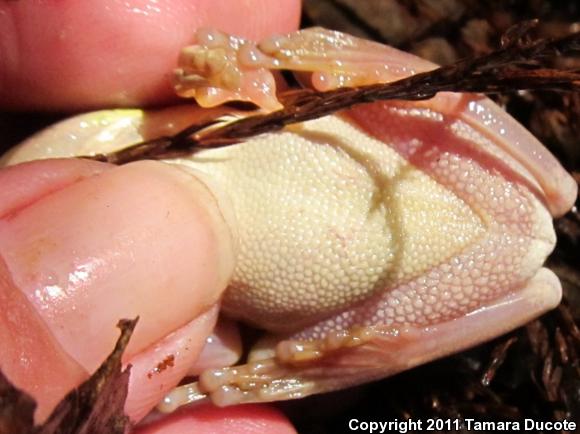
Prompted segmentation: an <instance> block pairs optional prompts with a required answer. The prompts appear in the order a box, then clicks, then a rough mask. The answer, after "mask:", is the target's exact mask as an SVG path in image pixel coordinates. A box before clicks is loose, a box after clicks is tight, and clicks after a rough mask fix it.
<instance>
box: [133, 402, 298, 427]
mask: <svg viewBox="0 0 580 434" xmlns="http://www.w3.org/2000/svg"><path fill="white" fill-rule="evenodd" d="M189 433H192V434H193V433H195V434H222V433H223V434H258V433H260V434H261V433H269V434H294V433H296V430H295V429H294V428H293V427H292V425H291V424H290V422H289V421H288V419H286V417H285V416H284V415H283V414H282V413H281V412H280V411H279V410H277V409H275V408H273V407H269V406H265V405H239V406H236V407H228V408H218V407H213V406H211V405H206V406H202V407H194V408H185V409H183V410H178V411H176V412H175V413H172V414H170V415H168V416H167V417H164V418H162V419H160V420H158V421H156V422H153V423H151V424H150V425H148V426H145V427H141V428H137V429H135V431H134V433H133V434H189Z"/></svg>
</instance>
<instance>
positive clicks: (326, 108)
mask: <svg viewBox="0 0 580 434" xmlns="http://www.w3.org/2000/svg"><path fill="white" fill-rule="evenodd" d="M533 25H534V22H525V23H522V24H520V25H519V27H516V28H514V29H511V30H509V31H508V32H506V34H505V35H504V37H503V38H502V48H499V49H498V50H496V51H494V52H492V53H490V54H487V55H484V56H481V57H477V58H468V59H463V60H460V61H458V62H456V63H455V64H452V65H448V66H444V67H440V68H436V69H434V70H431V71H428V72H423V73H419V74H416V75H413V76H410V77H407V78H404V79H401V80H398V81H394V82H391V83H386V84H384V83H383V84H372V85H368V86H361V87H357V88H340V89H336V90H332V91H327V92H317V91H314V90H311V89H302V90H294V91H292V92H290V93H288V94H286V95H281V96H280V99H281V101H282V103H283V105H284V108H283V109H281V110H278V111H275V112H272V113H268V114H258V115H253V116H248V117H245V118H243V119H240V120H237V121H234V122H229V123H225V124H224V125H223V126H218V127H217V128H216V127H215V125H214V123H209V124H203V125H192V126H190V127H188V128H187V129H185V130H184V131H182V132H180V133H178V134H177V135H175V136H172V137H160V138H158V139H154V140H151V141H147V142H143V143H138V144H136V145H133V146H131V147H128V148H126V149H123V150H121V151H117V152H114V153H111V154H106V155H98V156H95V157H89V158H92V159H97V160H100V161H107V162H111V163H116V164H123V163H127V162H130V161H135V160H139V159H161V158H171V157H177V156H185V155H189V154H191V153H193V152H195V151H196V150H198V149H200V148H212V147H220V146H226V145H230V144H233V143H237V142H239V141H241V140H243V139H246V138H248V137H252V136H256V135H259V134H264V133H269V132H275V131H279V130H281V129H282V128H284V127H285V126H287V125H291V124H295V123H299V122H305V121H308V120H312V119H316V118H320V117H323V116H327V115H329V114H332V113H334V112H336V111H339V110H343V109H346V108H350V107H352V106H355V105H358V104H363V103H369V102H375V101H385V100H410V101H418V100H425V99H429V98H432V97H434V96H435V95H436V94H437V93H439V92H481V93H487V94H496V93H506V92H513V91H514V90H551V91H580V71H567V70H559V69H555V68H551V67H549V66H545V65H546V63H547V61H549V60H550V59H553V58H554V57H555V56H558V55H564V54H577V53H580V32H576V33H573V34H570V35H568V36H565V37H562V38H558V39H552V40H547V39H540V40H535V41H529V40H526V35H527V32H528V31H529V30H530V28H531V27H533ZM210 125H212V128H211V129H207V128H206V127H208V126H210Z"/></svg>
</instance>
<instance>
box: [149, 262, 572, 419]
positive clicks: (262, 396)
mask: <svg viewBox="0 0 580 434" xmlns="http://www.w3.org/2000/svg"><path fill="white" fill-rule="evenodd" d="M560 297H561V286H560V282H559V280H558V278H557V277H556V276H555V274H554V273H552V272H551V271H550V270H548V269H546V268H542V269H540V270H539V271H538V272H537V274H536V275H535V276H534V277H533V278H532V279H530V280H529V281H528V283H527V285H526V286H525V287H524V288H523V289H521V290H519V291H516V292H514V293H512V294H509V295H507V296H504V297H502V298H499V299H497V300H495V301H494V302H492V303H490V304H489V305H487V306H485V307H482V308H480V309H478V310H476V311H474V312H472V313H470V314H468V315H465V316H463V317H460V318H457V319H454V320H451V321H447V322H444V323H441V324H435V325H432V326H428V327H415V326H408V327H400V328H393V327H384V326H380V325H377V326H372V327H371V326H369V327H357V328H353V329H351V330H349V331H343V332H334V333H331V332H329V333H327V334H326V335H325V337H324V338H321V339H315V340H310V341H307V340H296V339H283V340H279V341H278V343H277V344H276V345H275V346H273V347H270V349H267V346H268V344H267V343H265V344H264V343H263V345H262V347H263V349H260V350H258V351H257V352H256V353H255V354H254V356H253V358H254V360H252V361H250V362H249V363H247V364H245V365H242V366H234V367H229V368H222V369H216V370H208V371H206V372H204V373H203V374H202V375H201V376H200V378H199V381H198V382H197V383H193V384H190V385H184V386H180V387H178V388H176V389H174V390H173V391H172V392H171V393H170V394H169V395H167V397H166V398H165V400H164V401H163V403H162V404H161V405H160V406H159V407H158V408H159V410H161V411H163V412H169V411H173V410H174V409H176V408H177V407H179V406H181V405H185V404H188V403H191V402H194V401H197V400H199V399H204V400H205V399H207V398H209V399H210V400H211V401H212V402H213V403H214V404H215V405H217V406H228V405H235V404H242V403H250V402H271V401H280V400H287V399H295V398H302V397H305V396H308V395H311V394H314V393H321V392H328V391H332V390H336V389H340V388H345V387H349V386H354V385H357V384H361V383H363V382H368V381H373V380H376V379H379V378H383V377H387V376H389V375H393V374H395V373H398V372H401V371H404V370H407V369H410V368H412V367H415V366H417V365H420V364H423V363H426V362H428V361H431V360H434V359H436V358H439V357H442V356H445V355H448V354H452V353H455V352H458V351H461V350H463V349H465V348H467V347H470V346H473V345H476V344H478V343H480V342H483V341H486V340H489V339H491V338H493V337H495V336H498V335H501V334H502V333H505V332H507V331H509V330H512V329H513V328H515V327H517V326H518V325H520V324H523V323H526V322H527V321H529V320H531V319H532V318H535V317H537V316H538V315H540V314H542V313H543V312H546V311H547V310H550V309H552V308H553V307H554V306H556V305H557V304H558V302H559V300H560ZM264 347H265V348H266V349H264ZM256 357H265V358H264V359H256Z"/></svg>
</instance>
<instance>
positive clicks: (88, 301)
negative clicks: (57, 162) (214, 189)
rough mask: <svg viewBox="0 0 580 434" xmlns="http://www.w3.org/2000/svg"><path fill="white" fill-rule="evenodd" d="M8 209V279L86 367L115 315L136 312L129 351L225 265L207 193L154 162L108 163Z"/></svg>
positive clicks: (197, 309)
mask: <svg viewBox="0 0 580 434" xmlns="http://www.w3.org/2000/svg"><path fill="white" fill-rule="evenodd" d="M9 217H10V218H4V219H2V220H1V221H0V248H1V251H2V255H3V257H4V260H5V261H6V264H7V266H8V267H9V269H10V271H11V273H12V278H13V279H14V281H15V283H16V284H17V285H18V286H19V288H20V289H21V291H22V292H23V293H24V294H25V295H26V296H27V298H28V299H29V301H30V302H31V303H32V304H33V305H34V306H36V308H37V310H38V312H39V313H40V314H41V315H42V317H43V319H44V320H45V322H46V323H47V324H48V325H49V327H51V329H52V332H53V334H55V335H56V336H57V337H58V339H59V342H60V343H61V345H63V347H64V348H65V349H66V350H67V351H68V352H69V353H70V354H71V355H73V356H74V357H75V359H76V360H77V361H78V362H79V363H81V365H83V366H84V367H85V368H86V369H87V370H88V371H90V372H92V371H93V370H94V369H96V368H97V366H98V365H99V363H100V362H101V361H102V357H103V354H106V353H107V351H108V350H109V349H110V348H111V347H112V345H113V344H114V342H115V340H116V338H117V335H118V331H117V330H116V327H115V324H116V323H117V321H118V320H119V319H121V318H134V317H136V316H140V322H139V324H138V326H137V328H136V330H135V333H134V335H133V337H132V339H131V342H130V343H129V347H128V348H127V351H126V355H127V356H131V355H133V354H136V353H137V352H140V351H142V350H143V349H144V348H146V347H147V346H148V345H150V344H151V343H152V342H155V341H156V340H158V339H161V338H163V337H164V336H165V335H166V334H168V333H170V332H172V331H173V330H175V329H176V328H177V327H180V326H182V325H184V324H185V323H187V322H188V321H190V320H191V319H193V318H195V317H196V316H197V315H199V314H201V313H202V312H203V311H205V310H206V309H207V308H209V307H210V306H211V305H212V304H214V303H216V302H217V301H218V299H219V296H220V294H221V291H222V290H223V289H225V286H226V284H227V281H228V279H229V276H230V275H231V271H232V269H233V262H234V261H233V257H234V254H233V252H232V250H231V248H230V247H228V246H230V238H229V237H230V234H229V229H228V225H227V223H225V221H224V220H223V216H222V215H221V214H220V211H219V209H218V207H217V203H216V201H215V198H214V197H213V196H212V195H211V193H210V192H209V190H208V189H207V187H206V186H205V185H204V184H203V183H201V182H199V181H196V180H195V178H194V177H192V176H191V175H189V174H188V173H186V172H184V171H181V170H180V169H178V168H176V167H173V166H170V165H167V164H164V163H160V162H152V161H149V162H148V161H142V162H136V163H131V164H128V165H125V166H120V167H115V168H114V169H111V170H108V171H106V172H104V173H102V174H100V175H99V176H94V177H91V178H88V179H84V180H82V181H80V182H78V183H76V184H73V185H70V186H68V187H67V188H64V189H61V190H59V191H57V192H55V193H52V194H49V195H47V196H45V197H42V198H41V199H39V200H37V201H36V202H34V203H33V204H31V205H29V206H27V207H25V208H22V209H20V210H18V212H17V213H15V214H14V215H12V216H9ZM79 324H85V325H86V328H85V330H84V331H83V333H82V334H80V333H79V332H78V325H79ZM87 342H90V343H91V344H90V345H87Z"/></svg>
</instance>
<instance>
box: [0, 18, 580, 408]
mask: <svg viewBox="0 0 580 434" xmlns="http://www.w3.org/2000/svg"><path fill="white" fill-rule="evenodd" d="M195 39H196V41H195V44H194V45H192V46H189V47H186V48H184V49H183V51H182V52H181V54H180V57H179V67H178V69H177V70H176V71H175V89H176V92H177V93H178V95H180V96H182V97H184V98H194V99H195V100H196V102H197V103H198V104H199V105H200V106H202V107H207V108H211V107H215V106H222V105H223V104H224V103H228V102H231V101H243V102H246V103H251V104H254V105H255V107H256V108H257V112H258V113H268V112H271V111H274V110H278V109H281V108H282V107H283V104H282V103H281V102H280V100H279V99H278V92H277V90H278V88H280V87H284V84H283V82H282V81H281V78H280V76H279V75H277V74H276V73H275V72H276V71H277V70H290V71H295V72H296V73H297V77H298V80H299V82H300V83H302V84H304V85H305V86H311V87H313V88H314V89H316V90H318V91H327V90H332V89H335V88H339V87H355V86H362V85H366V84H372V83H377V82H383V83H388V82H391V81H394V80H397V79H400V78H404V77H407V76H410V75H413V74H417V73H419V72H424V71H429V70H432V69H434V68H437V65H434V64H432V63H430V62H428V61H426V60H423V59H420V58H417V57H415V56H413V55H411V54H408V53H403V52H401V51H398V50H396V49H394V48H391V47H388V46H385V45H382V44H379V43H376V42H372V41H366V40H362V39H359V38H356V37H354V36H350V35H347V34H344V33H340V32H336V31H331V30H326V29H322V28H311V29H304V30H301V31H298V32H296V33H292V34H288V35H283V36H275V37H271V38H269V39H267V40H264V41H262V42H260V43H257V44H256V43H253V42H251V41H247V40H244V39H242V38H238V37H235V36H230V35H227V34H224V33H222V32H220V31H216V30H211V29H201V30H199V31H198V32H197V34H196V38H195ZM226 111H227V110H226ZM124 113H125V112H124ZM172 113H173V115H174V116H176V118H179V119H180V122H187V115H179V114H178V113H177V112H172ZM179 113H182V111H179ZM217 113H218V114H219V113H222V112H221V111H220V112H217ZM254 114H255V113H254ZM247 115H248V114H247V113H245V114H244V113H240V112H236V116H247ZM123 116H125V118H127V117H132V119H133V120H135V122H136V124H140V123H142V122H144V121H143V120H142V118H141V117H140V116H141V115H140V114H136V112H131V114H127V113H125V114H124V115H123ZM164 116H165V117H166V115H164ZM180 116H181V117H180ZM125 118H124V119H125ZM178 123H179V122H178ZM100 124H101V125H102V124H103V122H100ZM121 124H122V126H120V127H119V128H120V129H121V130H123V131H124V134H125V133H127V131H126V130H127V129H128V127H127V122H122V123H121ZM134 129H135V131H137V128H134ZM156 131H158V130H156ZM135 135H137V136H139V134H133V136H135ZM127 136H128V137H129V136H131V134H128V133H127ZM133 136H131V137H132V138H131V140H132V139H134V138H135V137H133ZM139 137H141V136H139ZM122 141H124V142H125V143H123V145H122V146H121V144H120V143H118V142H116V143H115V144H114V147H113V148H114V149H111V148H107V149H104V148H103V146H105V145H104V144H103V141H97V140H96V141H94V142H90V144H89V145H87V146H88V147H87V146H85V148H83V149H69V148H66V149H65V148H61V149H58V148H51V149H50V152H48V151H46V150H42V149H40V148H38V147H35V146H34V143H33V141H32V142H29V143H28V144H26V143H25V144H24V146H23V147H21V148H19V149H16V150H15V151H13V152H12V153H11V154H9V155H8V156H7V157H5V159H4V161H3V164H13V163H15V162H20V161H24V160H26V159H34V158H43V157H48V156H50V157H55V156H67V157H70V156H75V155H84V154H87V153H93V154H98V153H102V152H105V151H107V152H110V151H114V150H115V149H117V148H122V147H124V146H126V145H128V144H130V143H127V142H129V141H130V140H129V139H128V138H125V139H124V140H122ZM49 154H50V155H49ZM165 161H166V162H167V163H168V164H173V165H178V166H179V167H182V168H184V169H186V170H189V171H190V172H191V173H194V174H195V175H196V176H197V177H199V179H201V180H202V181H203V182H204V183H205V184H206V185H208V186H209V187H210V189H211V190H212V192H213V194H214V196H215V197H216V198H217V200H218V202H219V205H220V209H221V210H222V212H223V214H224V215H226V216H227V221H228V222H229V225H230V229H231V233H232V234H233V237H234V238H235V240H236V245H237V250H238V254H237V262H236V266H235V270H234V274H233V276H232V278H231V280H230V282H229V285H228V289H227V290H226V291H225V293H224V295H223V298H222V301H221V309H222V312H223V313H224V315H226V316H227V317H229V318H232V319H235V320H237V321H241V322H244V323H247V324H249V325H251V326H253V327H256V328H258V329H261V330H263V331H264V336H263V337H262V338H261V339H259V340H258V342H257V343H256V344H255V345H254V346H253V348H252V349H251V350H250V351H249V354H248V357H247V360H246V361H245V363H243V364H240V365H237V366H230V367H220V368H216V369H207V370H205V371H204V372H202V373H201V374H200V375H199V377H198V379H197V381H196V382H195V383H192V384H187V385H182V386H179V387H177V388H176V389H174V390H173V391H172V392H170V393H169V394H168V395H167V396H166V397H165V399H164V400H163V401H162V402H161V403H160V404H159V406H158V408H159V409H160V410H161V411H165V412H169V411H173V410H175V409H176V408H177V407H179V406H181V405H185V404H188V403H191V402H199V401H205V400H210V401H211V402H213V403H214V404H215V405H218V406H228V405H235V404H241V403H250V402H270V401H278V400H286V399H296V398H301V397H305V396H308V395H312V394H316V393H324V392H329V391H333V390H338V389H343V388H347V387H351V386H354V385H358V384H361V383H365V382H370V381H374V380H377V379H380V378H384V377H387V376H391V375H394V374H397V373H399V372H401V371H404V370H408V369H411V368H413V367H415V366H418V365H421V364H424V363H427V362H429V361H432V360H434V359H437V358H441V357H444V356H447V355H449V354H453V353H456V352H458V351H461V350H463V349H466V348H469V347H472V346H475V345H477V344H479V343H481V342H484V341H487V340H490V339H492V338H494V337H497V336H499V335H501V334H503V333H506V332H508V331H510V330H512V329H514V328H517V327H519V326H521V325H523V324H525V323H527V322H528V321H530V320H531V319H533V318H535V317H537V316H539V315H541V314H542V313H544V312H546V311H548V310H550V309H552V308H554V307H555V306H557V305H558V304H559V302H560V299H561V285H560V282H559V280H558V278H557V276H556V275H555V274H554V273H553V272H552V271H550V270H549V269H547V268H545V267H543V264H544V262H545V260H546V258H547V256H548V255H549V254H550V252H551V251H552V250H553V248H554V246H555V242H556V236H555V232H554V227H553V218H555V217H558V216H561V215H563V214H564V213H566V212H567V211H568V210H569V209H570V208H571V207H572V206H573V203H574V201H575V199H576V196H577V184H576V183H575V181H574V180H573V179H572V177H571V176H570V175H569V174H568V173H567V172H566V171H565V170H564V169H563V168H562V166H561V165H560V163H559V162H558V161H557V159H556V158H555V157H554V156H552V155H551V153H550V152H549V151H548V150H547V149H546V148H544V147H543V145H542V144H541V143H539V142H538V140H537V139H536V138H535V137H534V136H533V135H532V134H531V133H530V132H528V131H527V130H526V129H525V128H524V127H523V126H521V125H520V124H519V123H518V122H517V121H515V120H514V119H513V118H512V117H511V116H509V115H508V114H507V113H506V112H505V111H503V110H502V109H501V108H500V107H499V106H497V105H496V104H495V103H493V102H492V101H491V100H489V99H488V98H486V97H485V96H483V95H479V94H460V93H449V92H442V93H439V94H437V95H436V96H435V97H434V98H431V99H429V100H425V101H413V102H410V101H388V102H374V103H370V104H361V105H357V106H354V107H352V108H350V109H347V110H343V111H341V112H339V113H336V114H333V115H329V116H325V117H322V118H319V119H315V120H311V121H307V122H304V123H300V124H295V125H290V126H287V127H285V128H284V129H283V130H282V131H279V132H275V133H267V134H262V135H259V136H256V137H251V138H249V139H246V140H244V141H242V142H240V143H236V144H233V145H229V146H224V147H220V148H215V149H203V150H199V151H196V152H195V153H193V154H192V155H190V156H187V157H179V158H171V159H168V160H165Z"/></svg>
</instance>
